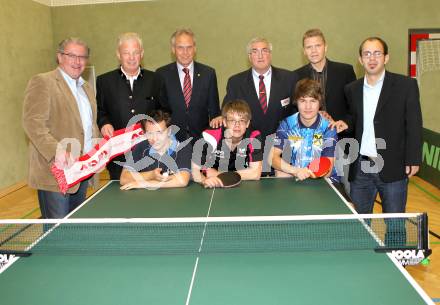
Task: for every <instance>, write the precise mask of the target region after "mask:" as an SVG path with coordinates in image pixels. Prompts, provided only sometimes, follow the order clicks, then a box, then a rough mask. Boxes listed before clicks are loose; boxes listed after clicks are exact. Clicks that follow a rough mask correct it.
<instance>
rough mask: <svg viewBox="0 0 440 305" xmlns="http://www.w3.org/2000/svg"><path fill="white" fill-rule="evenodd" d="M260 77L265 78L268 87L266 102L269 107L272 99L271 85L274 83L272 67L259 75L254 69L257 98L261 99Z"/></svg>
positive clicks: (265, 84)
mask: <svg viewBox="0 0 440 305" xmlns="http://www.w3.org/2000/svg"><path fill="white" fill-rule="evenodd" d="M260 75H263V76H264V79H263V82H264V86H265V87H266V100H267V107H269V98H270V84H271V82H272V67H269V70H267V71H266V73H264V74H258V72H257V71H255V70H254V69H252V78H253V79H254V85H255V91H256V92H257V97H258V98H260Z"/></svg>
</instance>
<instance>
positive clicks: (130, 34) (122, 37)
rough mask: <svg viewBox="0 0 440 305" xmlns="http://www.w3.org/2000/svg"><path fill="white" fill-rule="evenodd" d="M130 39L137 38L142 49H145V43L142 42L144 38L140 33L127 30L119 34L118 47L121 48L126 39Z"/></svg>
mask: <svg viewBox="0 0 440 305" xmlns="http://www.w3.org/2000/svg"><path fill="white" fill-rule="evenodd" d="M128 40H136V41H137V42H138V43H139V46H140V47H141V50H143V49H144V45H143V43H142V38H141V37H140V36H139V34H138V33H134V32H126V33H122V34H121V35H119V36H118V46H117V49H119V47H120V46H121V45H122V44H123V43H124V42H126V41H128Z"/></svg>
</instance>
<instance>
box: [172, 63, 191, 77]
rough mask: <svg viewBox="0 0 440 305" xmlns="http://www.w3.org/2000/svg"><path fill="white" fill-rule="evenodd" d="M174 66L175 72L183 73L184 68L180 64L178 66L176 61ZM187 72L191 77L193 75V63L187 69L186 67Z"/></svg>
mask: <svg viewBox="0 0 440 305" xmlns="http://www.w3.org/2000/svg"><path fill="white" fill-rule="evenodd" d="M176 65H177V70H178V71H179V72H182V73H184V72H183V68H185V67H184V66H182V65H181V64H179V62H177V61H176ZM186 68H187V69H188V70H189V74H190V75H192V74H193V73H194V61H192V62H191V63H190V64H189V65H188V67H186Z"/></svg>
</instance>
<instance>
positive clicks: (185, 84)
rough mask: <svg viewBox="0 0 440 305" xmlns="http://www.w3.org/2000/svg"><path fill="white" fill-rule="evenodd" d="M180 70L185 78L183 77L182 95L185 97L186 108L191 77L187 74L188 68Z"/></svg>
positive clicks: (190, 92) (190, 87) (188, 100)
mask: <svg viewBox="0 0 440 305" xmlns="http://www.w3.org/2000/svg"><path fill="white" fill-rule="evenodd" d="M182 71H183V72H184V73H185V78H184V79H183V97H184V98H185V104H186V108H188V107H189V102H190V101H191V94H192V86H191V77H190V76H189V69H188V68H183V69H182Z"/></svg>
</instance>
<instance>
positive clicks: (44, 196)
mask: <svg viewBox="0 0 440 305" xmlns="http://www.w3.org/2000/svg"><path fill="white" fill-rule="evenodd" d="M87 185H88V180H85V181H82V182H81V184H80V186H79V189H78V191H77V192H76V193H74V194H65V195H63V194H62V193H58V192H51V191H43V190H38V203H39V204H40V210H41V215H42V217H43V218H56V219H59V218H64V217H65V216H66V215H67V214H69V213H70V212H72V211H73V210H74V209H76V208H77V207H78V206H79V205H80V204H81V203H82V202H83V201H84V200H85V199H86V192H87Z"/></svg>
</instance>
